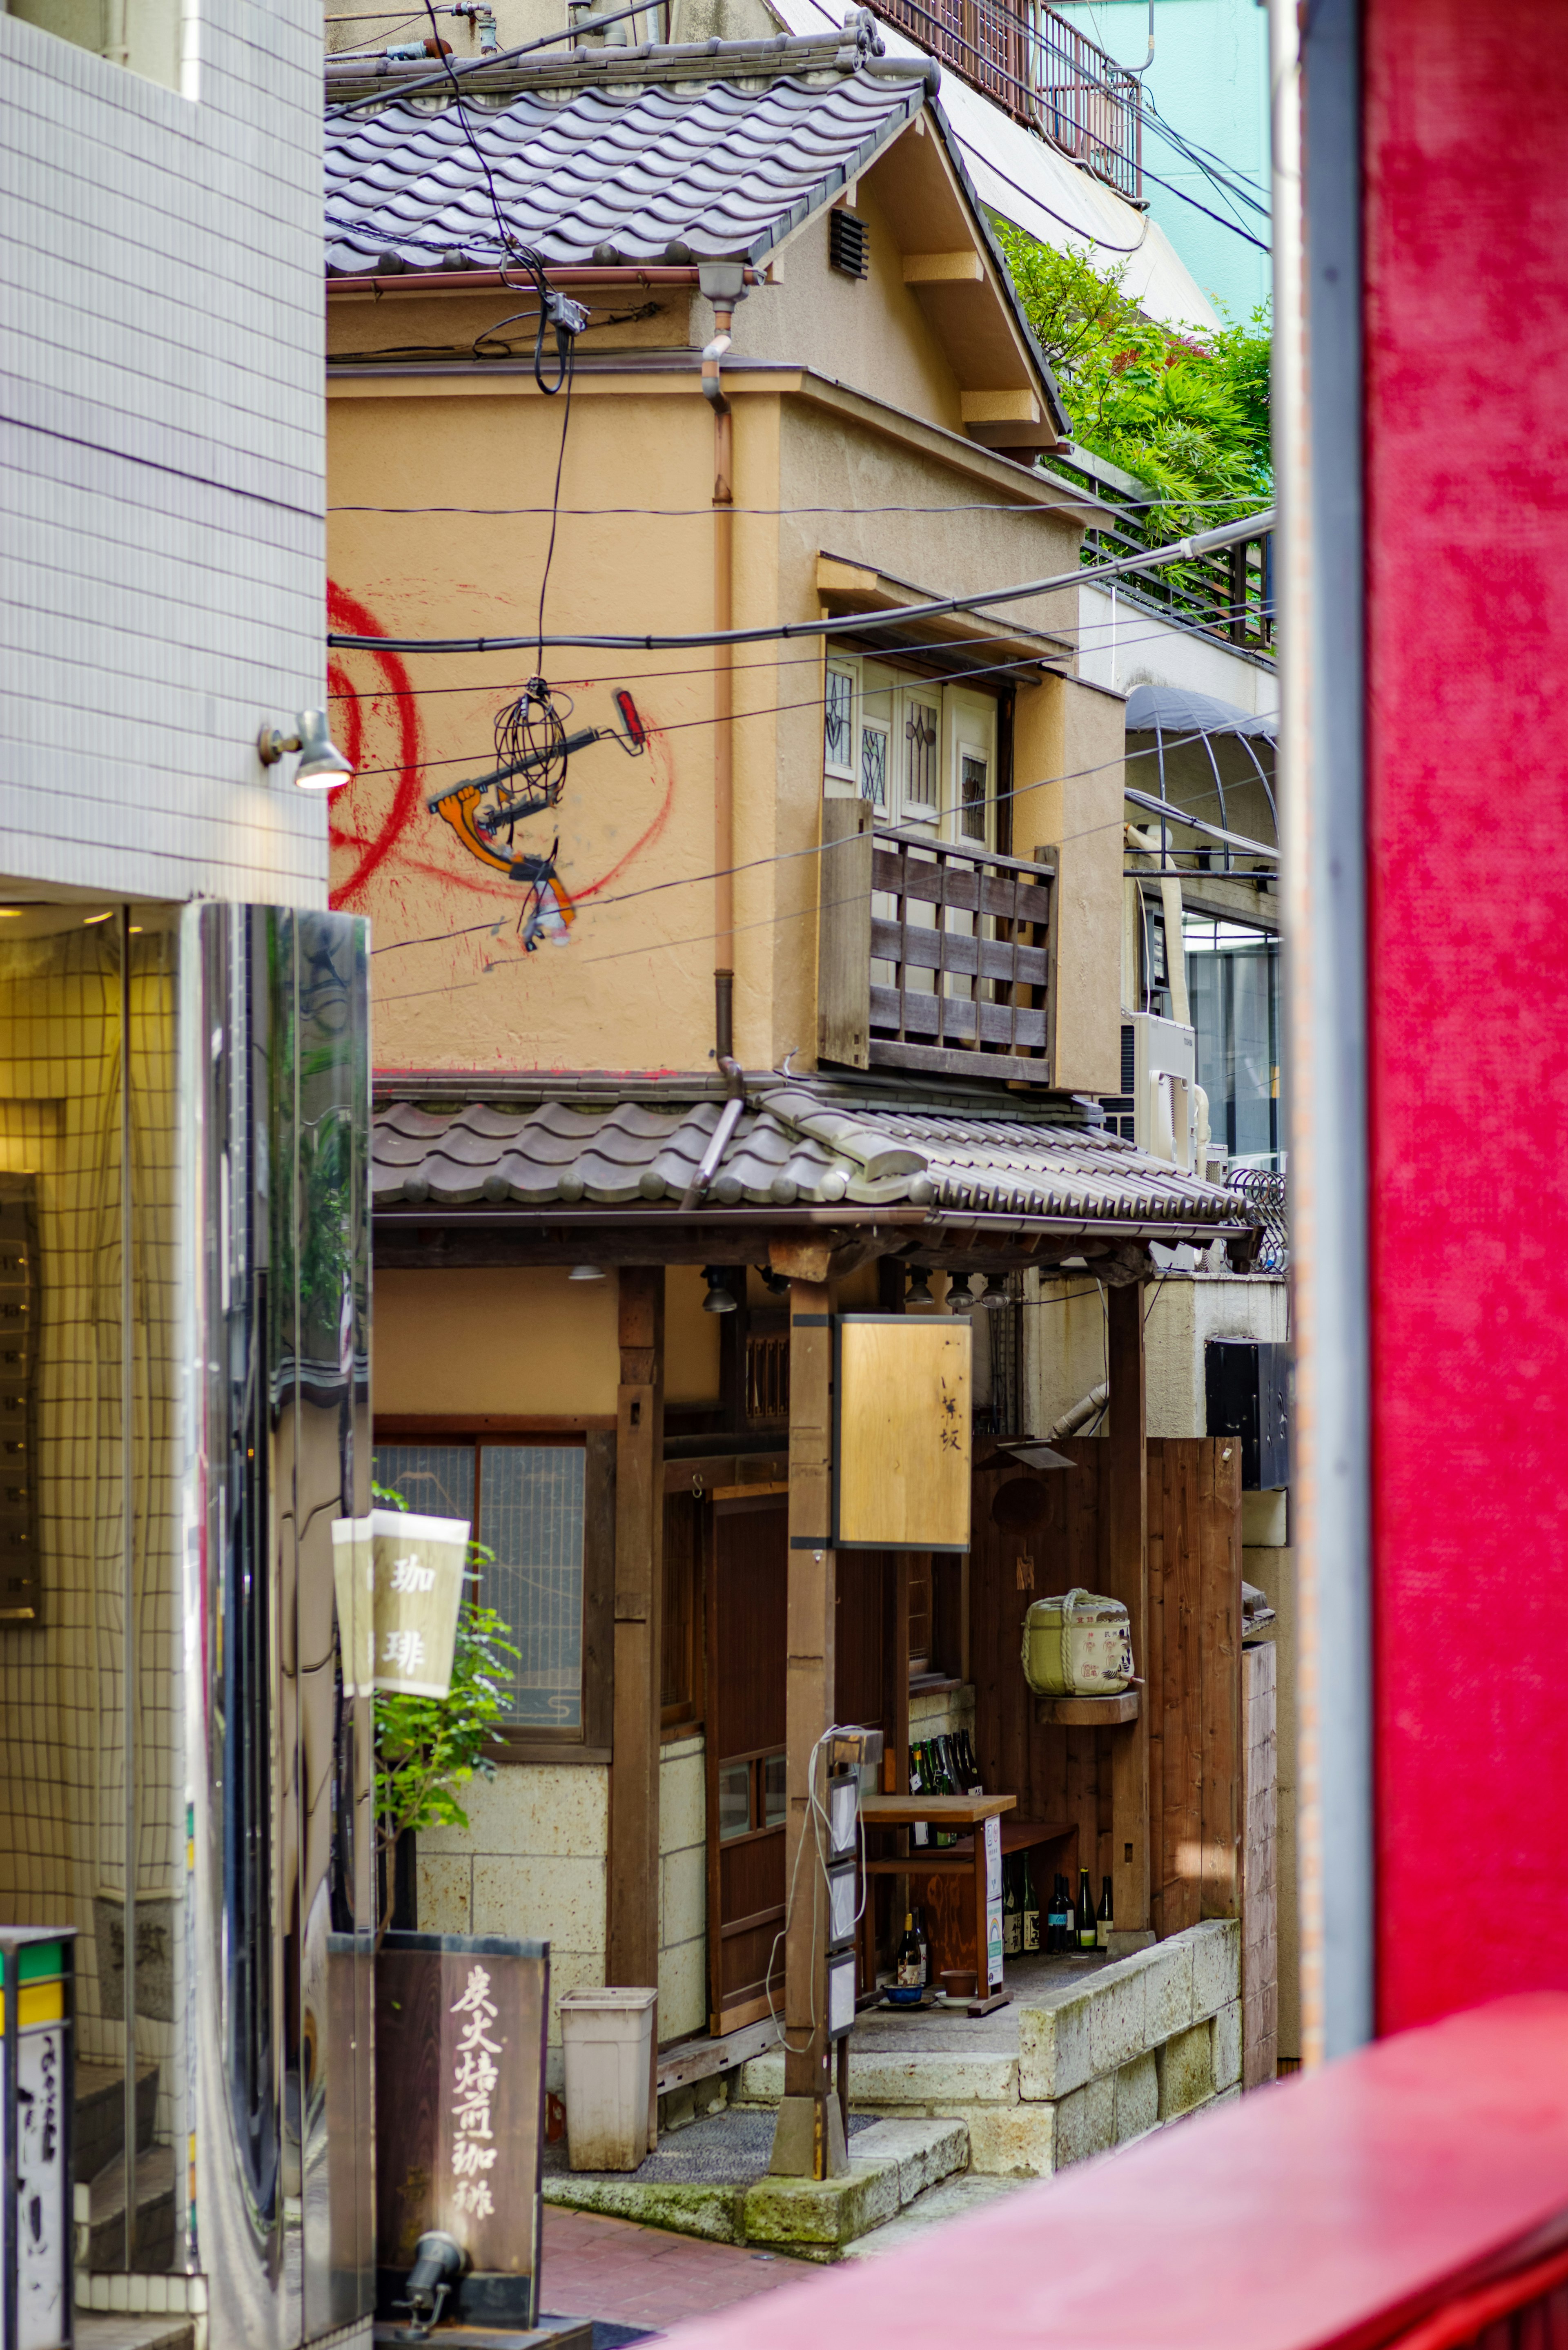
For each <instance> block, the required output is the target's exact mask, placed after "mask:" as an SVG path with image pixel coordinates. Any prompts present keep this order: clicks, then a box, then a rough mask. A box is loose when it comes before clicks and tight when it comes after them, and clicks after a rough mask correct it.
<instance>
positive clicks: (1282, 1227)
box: [1225, 1167, 1291, 1273]
mask: <svg viewBox="0 0 1568 2350" xmlns="http://www.w3.org/2000/svg"><path fill="white" fill-rule="evenodd" d="M1225 1181H1226V1185H1227V1188H1228V1189H1229V1190H1231V1191H1239V1192H1240V1193H1241V1197H1242V1199H1243V1200H1245V1201H1247V1202H1248V1204H1249V1205H1250V1206H1251V1207H1254V1208H1256V1209H1257V1210H1258V1211H1259V1212H1260V1214H1261V1215H1262V1219H1263V1237H1262V1240H1261V1241H1260V1242H1259V1243H1258V1253H1257V1255H1256V1257H1255V1258H1254V1259H1253V1261H1252V1271H1253V1272H1254V1273H1283V1272H1285V1270H1286V1269H1287V1267H1288V1266H1289V1264H1290V1261H1291V1236H1290V1225H1289V1222H1288V1219H1287V1213H1286V1210H1287V1201H1286V1196H1285V1178H1284V1177H1283V1175H1281V1174H1277V1173H1276V1172H1275V1171H1274V1170H1273V1169H1272V1168H1270V1167H1232V1168H1231V1170H1230V1172H1229V1173H1228V1175H1227V1176H1226V1178H1225Z"/></svg>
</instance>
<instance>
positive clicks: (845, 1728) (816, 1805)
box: [763, 1721, 870, 2056]
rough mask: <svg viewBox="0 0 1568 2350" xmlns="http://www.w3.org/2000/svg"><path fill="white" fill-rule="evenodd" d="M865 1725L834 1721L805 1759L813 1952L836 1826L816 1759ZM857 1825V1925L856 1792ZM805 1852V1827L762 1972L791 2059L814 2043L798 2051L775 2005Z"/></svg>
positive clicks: (863, 1885)
mask: <svg viewBox="0 0 1568 2350" xmlns="http://www.w3.org/2000/svg"><path fill="white" fill-rule="evenodd" d="M863 1726H864V1725H863V1724H861V1723H860V1722H837V1721H836V1722H834V1723H833V1724H832V1725H831V1726H830V1727H829V1728H828V1729H826V1730H825V1731H823V1733H822V1736H821V1737H820V1738H819V1739H818V1740H817V1742H816V1743H815V1746H814V1747H813V1748H812V1750H811V1752H810V1755H809V1756H808V1757H807V1760H806V1765H805V1786H806V1814H805V1816H806V1824H807V1825H809V1826H810V1828H811V1829H812V1832H813V1840H814V1842H815V1846H816V1869H815V1871H814V1872H813V1875H812V1880H811V1929H812V1946H813V1949H814V1950H815V1943H816V1901H817V1877H818V1876H820V1877H821V1879H822V1882H823V1884H824V1885H825V1886H826V1883H827V1855H826V1852H825V1851H824V1850H823V1843H822V1839H823V1832H824V1830H825V1829H826V1833H827V1834H828V1835H830V1836H831V1835H832V1833H833V1823H832V1821H831V1820H830V1819H829V1817H828V1815H827V1807H826V1804H824V1803H823V1801H822V1799H821V1797H820V1796H819V1795H818V1794H817V1792H816V1758H817V1756H818V1755H819V1754H820V1753H821V1752H822V1750H823V1748H824V1747H825V1746H826V1744H827V1742H828V1740H829V1739H830V1738H847V1737H850V1736H852V1735H855V1734H857V1732H858V1731H860V1730H861V1729H862V1728H863ZM855 1826H856V1834H857V1840H858V1843H859V1846H860V1903H859V1907H858V1908H857V1910H856V1912H855V1920H854V1922H855V1923H856V1925H858V1924H859V1923H860V1920H861V1918H863V1917H864V1916H865V1914H866V1898H867V1893H868V1891H869V1889H870V1879H869V1877H867V1871H866V1823H865V1820H864V1819H863V1818H862V1816H861V1812H860V1797H859V1793H858V1790H857V1793H856V1798H855ZM804 1852H805V1827H803V1828H802V1830H801V1835H800V1839H799V1842H798V1843H797V1844H796V1846H795V1848H794V1867H793V1868H792V1869H791V1871H790V1880H789V1894H788V1897H787V1898H786V1899H785V1902H784V1924H783V1925H782V1926H781V1927H780V1928H779V1929H778V1932H777V1933H776V1934H775V1935H774V1939H773V1947H772V1949H771V1950H769V1952H768V1962H767V1965H766V1967H765V1968H764V1970H763V1991H765V1993H766V1994H767V2002H768V2015H769V2017H770V2019H771V2021H772V2022H773V2026H774V2031H775V2032H776V2033H778V2036H779V2042H780V2044H781V2045H782V2046H783V2047H784V2048H785V2049H787V2050H788V2052H789V2054H791V2055H792V2056H804V2055H805V2054H808V2053H809V2051H810V2047H811V2041H807V2043H806V2044H805V2048H797V2047H796V2046H795V2045H794V2042H793V2041H792V2040H791V2039H790V2036H789V2033H788V2029H787V2027H786V2025H785V2024H784V2023H782V2022H780V2021H779V2013H778V2010H777V2009H776V2008H775V2007H774V1983H773V1977H774V1960H775V1959H776V1958H777V1956H778V1948H779V1944H780V1943H781V1942H782V1941H783V1940H784V1938H785V1936H786V1935H787V1934H788V1932H789V1929H790V1920H791V1918H793V1917H794V1903H795V1895H796V1893H797V1892H798V1890H799V1887H800V1863H801V1856H802V1854H803V1853H804ZM811 1974H812V1981H811V2036H812V2040H815V2037H816V1968H815V1965H814V1966H813V1968H812V1970H811Z"/></svg>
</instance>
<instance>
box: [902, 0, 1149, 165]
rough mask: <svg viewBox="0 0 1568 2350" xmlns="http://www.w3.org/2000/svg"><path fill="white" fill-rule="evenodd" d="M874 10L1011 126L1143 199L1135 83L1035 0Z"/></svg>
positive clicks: (911, 1)
mask: <svg viewBox="0 0 1568 2350" xmlns="http://www.w3.org/2000/svg"><path fill="white" fill-rule="evenodd" d="M877 13H878V15H880V16H886V18H887V19H888V23H889V24H891V25H897V26H898V29H899V31H900V32H903V33H908V35H909V38H910V39H911V40H912V41H918V42H919V45H920V47H921V48H923V49H929V51H930V53H931V55H932V56H933V57H940V59H941V61H942V63H943V65H944V66H950V68H952V70H953V72H954V73H956V74H957V75H958V76H959V78H961V80H963V81H967V82H968V83H969V84H970V85H971V88H975V89H978V90H980V91H981V92H982V94H983V95H984V96H985V97H987V98H989V99H993V100H994V101H995V103H996V104H997V105H998V106H1000V107H1001V108H1002V109H1003V111H1004V112H1006V113H1008V114H1011V115H1012V119H1013V120H1014V121H1015V122H1022V123H1023V125H1024V127H1025V129H1026V130H1033V131H1036V132H1038V134H1039V135H1040V137H1041V138H1042V139H1048V140H1050V142H1051V144H1052V146H1053V147H1056V148H1059V149H1060V150H1061V151H1062V153H1063V154H1064V155H1070V156H1071V157H1072V159H1073V161H1075V163H1082V164H1083V166H1084V168H1085V171H1089V172H1093V173H1094V174H1095V177H1096V179H1098V180H1104V181H1106V183H1107V184H1108V185H1109V186H1111V187H1113V188H1115V189H1116V192H1117V193H1118V195H1123V196H1127V197H1129V198H1131V199H1132V200H1133V201H1134V202H1135V203H1136V202H1140V201H1141V199H1142V196H1143V126H1142V116H1141V114H1140V112H1139V109H1138V86H1137V78H1136V77H1135V76H1134V75H1132V74H1129V73H1127V72H1126V71H1125V70H1124V69H1123V68H1122V67H1120V66H1118V65H1117V64H1116V61H1115V59H1114V58H1112V57H1107V56H1106V52H1105V51H1104V49H1102V48H1100V47H1098V46H1097V45H1096V43H1095V42H1094V41H1090V40H1086V39H1085V36H1084V35H1083V34H1082V33H1080V32H1078V31H1077V30H1076V29H1075V27H1074V26H1071V25H1069V24H1068V23H1067V22H1066V20H1065V18H1064V17H1062V16H1057V15H1056V14H1055V12H1054V9H1050V8H1045V7H1042V6H1041V5H1040V0H877Z"/></svg>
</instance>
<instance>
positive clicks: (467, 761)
mask: <svg viewBox="0 0 1568 2350" xmlns="http://www.w3.org/2000/svg"><path fill="white" fill-rule="evenodd" d="M1243 609H1244V607H1243ZM1102 625H1104V624H1102ZM1153 640H1154V641H1156V642H1158V631H1156V632H1153ZM1145 641H1147V639H1142V638H1138V637H1121V638H1118V639H1117V644H1118V649H1119V648H1120V647H1123V646H1129V645H1134V644H1139V643H1143V642H1145ZM808 665H809V666H810V667H812V668H815V666H816V662H815V659H810V660H809V662H808V661H807V660H801V661H789V662H785V661H778V662H774V661H748V662H746V663H745V664H744V665H743V666H742V668H741V669H740V670H739V671H737V672H736V673H737V674H738V675H740V676H742V677H744V676H748V675H751V674H753V673H754V672H755V671H758V670H766V671H776V670H780V669H785V668H790V669H794V668H805V667H806V666H808ZM1037 666H1038V663H1037V662H1036V661H1035V660H1033V658H1030V659H1026V660H1011V661H1007V660H992V661H983V662H980V663H977V664H976V665H975V666H974V667H973V668H971V669H959V670H946V671H942V672H941V675H940V679H939V680H937V681H936V682H939V683H941V684H943V685H961V684H962V683H963V682H964V681H965V680H966V679H971V678H977V677H988V678H989V677H1001V676H1004V675H1006V674H1007V673H1008V672H1010V671H1013V670H1021V669H1034V668H1036V667H1037ZM653 674H654V675H655V676H656V677H657V676H659V675H664V676H669V675H675V676H681V675H685V676H688V677H708V676H710V675H711V671H708V670H706V669H700V670H687V671H662V672H661V671H654V672H653ZM570 682H571V683H572V684H574V685H576V684H591V685H607V684H613V683H614V680H613V679H612V678H590V679H586V680H579V679H573V680H571V681H570ZM642 682H644V680H642V679H640V678H639V684H640V683H642ZM508 690H509V689H508V688H507V687H506V686H505V685H452V686H442V685H436V686H428V687H420V686H413V687H410V689H409V691H408V692H407V694H404V693H402V692H401V691H393V690H391V689H389V690H388V691H386V692H385V693H383V692H380V691H378V690H377V689H376V688H375V687H373V686H372V687H369V688H367V690H366V691H365V692H364V693H363V694H358V693H348V694H344V693H333V694H328V696H327V700H328V702H350V701H353V702H358V701H366V702H380V701H404V700H407V701H413V702H420V701H422V700H423V699H424V698H425V696H426V694H427V693H428V694H437V693H488V694H504V693H505V692H507V691H508ZM892 691H894V689H893V688H892V687H891V686H882V687H878V686H871V687H867V688H863V689H862V692H863V694H868V695H869V697H870V698H871V699H873V700H875V699H877V697H878V695H880V694H882V693H891V692H892ZM820 701H821V697H820V695H818V694H815V693H810V694H806V695H805V696H803V697H802V698H801V699H800V700H799V701H796V702H764V703H763V704H762V705H761V707H760V708H758V709H756V710H736V711H732V712H730V713H729V715H728V716H727V717H723V718H715V717H714V716H713V715H712V714H711V712H710V713H709V714H707V715H706V716H704V717H701V718H671V719H668V720H665V721H663V722H662V723H659V726H658V728H657V730H656V731H657V732H658V733H659V734H680V733H688V732H689V731H690V730H691V729H692V728H693V727H700V726H729V725H739V724H740V723H741V722H742V720H744V719H749V718H779V717H784V716H786V715H787V714H788V713H789V712H792V711H796V710H815V709H817V708H818V707H819V706H820ZM478 755H479V754H477V753H476V752H472V751H458V752H454V753H453V754H452V756H451V757H450V758H443V759H421V760H420V761H419V763H418V765H419V772H420V774H421V775H427V774H429V773H431V770H433V769H435V768H438V767H462V766H472V764H473V761H474V759H475V758H476V757H477V756H478ZM1129 755H1132V756H1135V757H1139V758H1142V757H1147V755H1148V754H1147V753H1144V752H1137V753H1134V754H1129ZM403 771H404V770H403V764H402V763H401V762H400V763H398V764H394V765H392V766H388V767H358V768H357V769H356V770H355V774H356V777H358V776H377V775H401V774H402V773H403ZM1036 788H1038V787H1036ZM1002 796H1003V797H1005V796H1006V795H1005V794H1003V795H1002Z"/></svg>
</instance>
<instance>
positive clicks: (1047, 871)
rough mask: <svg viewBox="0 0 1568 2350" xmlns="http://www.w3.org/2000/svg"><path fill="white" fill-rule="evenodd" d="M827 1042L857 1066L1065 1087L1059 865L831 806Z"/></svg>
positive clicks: (823, 971)
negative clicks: (1059, 1058) (1058, 988)
mask: <svg viewBox="0 0 1568 2350" xmlns="http://www.w3.org/2000/svg"><path fill="white" fill-rule="evenodd" d="M823 839H824V843H825V846H824V850H823V856H822V860H821V865H822V870H821V881H820V899H819V906H820V914H821V927H820V931H819V933H818V943H817V982H816V1001H817V1051H818V1054H819V1055H820V1056H821V1057H822V1058H823V1059H824V1060H826V1061H836V1062H839V1063H841V1064H843V1065H845V1066H848V1067H850V1068H855V1069H867V1068H896V1069H925V1070H929V1071H931V1072H932V1073H934V1074H938V1075H940V1076H971V1077H995V1078H998V1079H1005V1078H1023V1079H1025V1080H1029V1081H1033V1083H1034V1084H1036V1085H1049V1084H1050V1083H1051V1066H1052V1039H1053V1030H1054V974H1055V884H1056V874H1055V867H1054V862H1039V863H1035V864H1033V865H1027V864H1024V863H1023V862H1022V861H1021V860H1020V859H1019V858H1013V857H1001V856H998V855H997V854H996V853H995V852H994V851H992V850H991V849H987V848H978V847H968V846H961V844H959V843H958V842H956V841H949V840H933V839H929V838H928V837H926V836H925V835H923V834H920V833H914V832H899V831H894V830H891V829H889V828H887V827H881V826H877V825H874V824H873V822H872V810H871V809H870V807H869V806H867V804H866V803H865V802H863V801H860V800H839V799H835V800H827V801H825V802H824V805H823Z"/></svg>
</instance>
